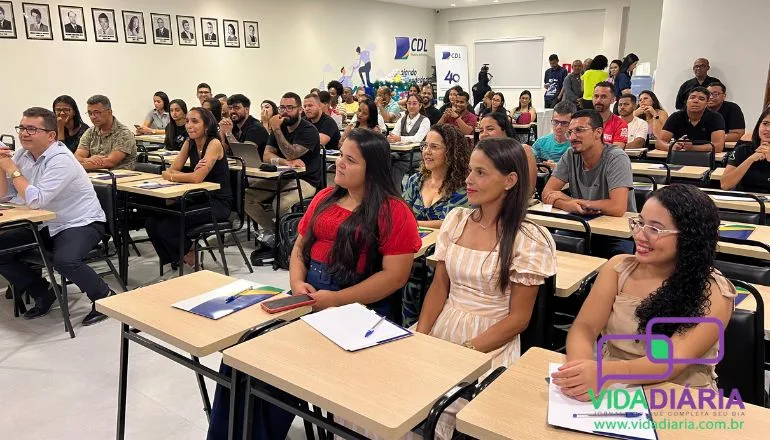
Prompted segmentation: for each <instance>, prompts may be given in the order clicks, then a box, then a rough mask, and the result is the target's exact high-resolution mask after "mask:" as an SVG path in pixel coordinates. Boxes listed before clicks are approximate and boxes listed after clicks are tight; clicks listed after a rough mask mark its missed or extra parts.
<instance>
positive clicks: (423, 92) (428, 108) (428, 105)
mask: <svg viewBox="0 0 770 440" xmlns="http://www.w3.org/2000/svg"><path fill="white" fill-rule="evenodd" d="M420 100H421V101H422V108H423V110H424V111H425V116H427V117H428V119H430V125H431V126H433V125H436V124H437V123H438V120H439V119H441V112H440V111H439V110H438V109H437V108H436V105H435V102H434V100H433V86H432V85H430V84H425V85H423V86H422V89H420Z"/></svg>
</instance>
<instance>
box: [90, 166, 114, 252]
mask: <svg viewBox="0 0 770 440" xmlns="http://www.w3.org/2000/svg"><path fill="white" fill-rule="evenodd" d="M99 172H106V173H109V174H110V176H112V184H111V185H102V184H98V185H94V191H95V192H96V197H97V198H98V199H99V204H100V205H101V206H102V211H104V215H105V217H106V218H107V231H106V232H107V235H108V236H110V237H112V239H113V240H116V237H117V232H118V227H117V218H118V205H117V200H118V193H117V189H116V188H117V184H116V182H115V175H114V174H112V173H111V172H110V171H106V170H104V171H103V170H99Z"/></svg>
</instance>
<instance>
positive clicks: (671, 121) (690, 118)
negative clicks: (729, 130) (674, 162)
mask: <svg viewBox="0 0 770 440" xmlns="http://www.w3.org/2000/svg"><path fill="white" fill-rule="evenodd" d="M708 99H709V91H708V90H706V89H705V88H703V87H696V88H694V89H692V90H690V93H689V94H688V95H687V104H686V105H685V107H686V108H685V110H679V111H676V112H674V113H672V114H671V116H669V117H668V119H667V120H666V123H665V124H663V129H662V130H661V131H660V136H658V139H657V140H656V141H655V148H656V149H658V150H663V151H668V149H669V147H670V146H669V142H671V139H676V140H677V142H676V143H675V144H674V147H673V148H674V150H677V151H681V150H684V151H711V145H709V144H708V143H709V142H711V143H712V144H714V151H715V152H717V153H720V152H722V151H723V150H724V148H725V120H724V119H722V115H720V114H719V113H716V112H712V111H710V110H707V109H706V103H707V102H708Z"/></svg>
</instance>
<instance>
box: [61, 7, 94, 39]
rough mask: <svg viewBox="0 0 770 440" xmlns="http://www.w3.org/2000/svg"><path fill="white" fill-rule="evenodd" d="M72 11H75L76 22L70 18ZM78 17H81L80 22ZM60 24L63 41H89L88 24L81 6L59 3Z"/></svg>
mask: <svg viewBox="0 0 770 440" xmlns="http://www.w3.org/2000/svg"><path fill="white" fill-rule="evenodd" d="M70 12H74V13H75V23H74V24H73V23H72V22H71V21H70V19H69V14H70ZM77 19H80V24H78V22H77ZM59 25H60V28H61V39H62V41H88V26H86V16H85V11H83V8H82V7H81V6H67V5H59Z"/></svg>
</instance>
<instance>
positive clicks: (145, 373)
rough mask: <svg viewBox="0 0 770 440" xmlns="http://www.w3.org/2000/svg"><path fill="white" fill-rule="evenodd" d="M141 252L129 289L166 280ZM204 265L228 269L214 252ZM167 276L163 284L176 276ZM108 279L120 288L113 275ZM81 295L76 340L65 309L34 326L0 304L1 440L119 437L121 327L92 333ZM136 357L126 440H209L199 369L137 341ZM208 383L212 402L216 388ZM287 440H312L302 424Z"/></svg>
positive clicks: (212, 363) (265, 274) (243, 273)
mask: <svg viewBox="0 0 770 440" xmlns="http://www.w3.org/2000/svg"><path fill="white" fill-rule="evenodd" d="M241 238H242V241H243V242H244V245H245V247H246V252H247V255H248V254H249V253H250V250H251V249H252V248H253V245H252V244H249V243H246V240H245V234H244V236H242V237H241ZM139 249H140V251H141V252H142V257H136V256H133V255H134V254H133V253H132V258H131V260H130V271H129V277H130V278H129V289H131V288H136V287H138V286H139V285H140V284H150V283H154V282H157V281H158V280H159V279H160V278H159V276H158V265H157V259H156V258H155V256H154V252H153V251H152V248H151V246H150V245H149V244H148V243H145V244H142V245H140V246H139ZM226 254H227V257H228V258H227V262H228V266H229V268H230V274H231V275H232V276H235V277H240V278H246V279H251V280H255V281H260V282H265V283H268V284H272V285H275V286H280V287H286V288H288V284H289V277H288V272H287V271H283V270H279V271H277V272H274V271H273V270H272V268H271V267H259V268H257V267H255V268H254V273H253V274H250V273H249V271H248V269H247V268H246V266H245V264H244V262H243V259H242V258H241V256H240V253H238V250H237V248H235V247H233V248H228V249H227V250H226ZM205 265H206V268H207V269H210V270H216V271H221V267H220V266H218V265H217V263H213V262H212V261H211V258H210V256H208V255H207V256H206V259H205ZM97 268H98V267H97ZM166 269H167V272H166V273H165V274H164V277H165V278H170V277H172V276H174V275H173V274H171V272H170V271H169V269H168V266H166ZM105 279H106V280H107V281H108V282H109V283H110V285H112V286H113V288H116V291H119V288H117V283H116V282H115V281H114V279H113V278H112V277H106V278H105ZM1 282H2V279H0V283H1ZM4 290H5V289H4V288H2V289H0V291H4ZM73 290H74V291H77V287H76V286H70V287H69V291H70V297H69V299H70V310H71V314H72V323H73V326H74V327H75V333H76V338H75V339H70V338H69V335H68V334H67V333H65V332H64V324H63V322H62V317H61V311H60V309H59V307H58V305H55V306H54V308H53V309H52V310H51V312H50V313H49V314H48V315H47V316H44V317H41V318H38V319H35V320H31V321H27V320H24V319H23V318H14V317H13V304H12V301H10V300H6V299H2V297H0V402H2V405H1V406H0V414H2V415H0V433H1V434H0V438H2V439H9V440H10V439H13V440H43V439H46V440H48V439H77V440H105V439H111V438H115V430H116V415H117V390H118V363H119V362H118V361H119V331H120V327H119V323H118V322H117V321H115V320H112V319H109V320H107V321H104V322H102V323H99V324H96V325H94V326H91V327H83V326H82V325H80V321H81V320H82V319H83V317H84V316H85V314H86V313H88V311H89V310H90V307H91V303H90V301H89V300H88V297H86V296H85V295H84V294H81V293H79V292H78V293H72V291H73ZM129 355H130V360H129V376H128V408H127V412H126V415H127V417H126V439H128V440H132V439H141V440H172V439H179V440H194V439H204V438H205V437H206V429H207V421H206V416H205V414H204V412H203V405H202V403H201V398H200V393H199V391H198V386H197V382H196V380H195V375H194V374H193V373H192V371H190V370H187V369H186V368H184V367H181V366H179V365H177V364H175V363H173V362H172V361H170V360H168V359H166V358H164V357H163V356H160V355H158V354H156V353H154V352H151V351H149V350H147V349H145V348H143V347H141V346H139V345H137V344H133V343H132V344H131V345H130V349H129ZM219 361H220V356H219V355H212V356H209V357H207V358H204V359H202V362H203V363H204V364H206V365H208V366H209V367H212V368H214V369H216V368H217V367H218V365H219ZM207 382H208V389H209V394H210V395H211V397H212V399H213V395H214V385H213V382H211V381H208V380H207ZM298 420H299V419H298ZM289 438H290V439H292V440H300V439H304V438H305V434H304V430H303V429H302V424H301V423H299V422H298V421H295V424H294V426H293V427H292V430H291V432H290V433H289Z"/></svg>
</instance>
